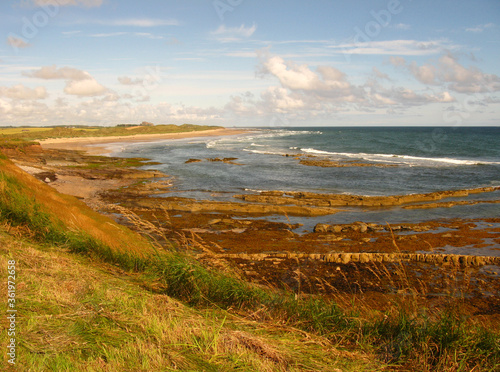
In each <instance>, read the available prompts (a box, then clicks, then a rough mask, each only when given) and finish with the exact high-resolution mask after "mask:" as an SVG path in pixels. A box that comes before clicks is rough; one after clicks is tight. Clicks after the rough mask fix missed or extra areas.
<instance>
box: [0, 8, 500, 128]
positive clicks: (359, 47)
mask: <svg viewBox="0 0 500 372" xmlns="http://www.w3.org/2000/svg"><path fill="white" fill-rule="evenodd" d="M498 61H500V1H498V0H479V1H463V0H454V1H451V0H450V1H448V0H442V1H436V0H434V1H427V0H419V1H417V0H382V1H361V0H356V1H337V0H330V1H327V0H317V1H313V2H306V1H293V0H292V1H284V0H274V1H272V0H271V1H269V0H268V1H263V0H253V1H251V0H206V1H205V0H203V1H202V0H191V1H190V0H186V1H171V0H170V1H167V0H145V1H142V2H140V1H130V0H11V1H3V2H1V3H0V126H7V125H65V124H66V125H72V124H84V125H115V124H119V123H138V122H141V121H151V122H154V123H157V124H159V123H174V124H182V123H194V124H210V125H224V126H277V125H280V126H282V125H285V126H321V125H437V126H442V125H456V126H458V125H495V126H498V125H499V115H498V114H499V112H500V110H499V109H500V93H499V92H500V64H499V63H498Z"/></svg>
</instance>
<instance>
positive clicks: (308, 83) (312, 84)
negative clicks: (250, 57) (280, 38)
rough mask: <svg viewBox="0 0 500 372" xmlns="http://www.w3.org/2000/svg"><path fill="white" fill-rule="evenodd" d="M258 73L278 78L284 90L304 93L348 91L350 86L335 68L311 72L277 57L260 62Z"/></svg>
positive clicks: (304, 66)
mask: <svg viewBox="0 0 500 372" xmlns="http://www.w3.org/2000/svg"><path fill="white" fill-rule="evenodd" d="M260 73H261V74H263V75H265V74H270V75H273V76H275V77H276V78H278V80H279V81H280V83H281V84H282V86H283V87H284V88H288V89H291V90H305V91H317V92H319V91H332V90H336V91H338V90H344V91H348V90H349V89H350V88H351V85H350V84H349V83H348V82H347V81H346V78H345V74H344V73H343V72H341V71H340V70H338V69H336V68H335V67H331V66H318V67H317V68H316V71H312V70H311V69H310V68H309V66H307V65H305V64H302V65H298V64H296V63H294V62H292V61H285V60H284V59H283V58H281V57H279V56H269V57H268V58H267V59H266V60H264V61H263V62H262V66H261V68H260Z"/></svg>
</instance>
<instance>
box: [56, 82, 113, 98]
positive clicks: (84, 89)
mask: <svg viewBox="0 0 500 372" xmlns="http://www.w3.org/2000/svg"><path fill="white" fill-rule="evenodd" d="M64 92H65V93H67V94H71V95H74V96H84V97H92V96H99V95H102V94H104V93H106V92H107V89H106V88H105V87H103V86H102V85H101V84H99V83H98V82H97V81H95V80H94V79H87V80H75V81H69V82H68V83H67V84H66V87H65V88H64Z"/></svg>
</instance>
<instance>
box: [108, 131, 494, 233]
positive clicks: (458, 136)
mask: <svg viewBox="0 0 500 372" xmlns="http://www.w3.org/2000/svg"><path fill="white" fill-rule="evenodd" d="M114 151H115V153H114V154H113V155H115V156H127V157H132V156H140V157H146V158H150V159H152V160H153V161H157V162H159V163H161V165H155V166H154V167H153V168H155V169H159V170H161V171H163V172H164V173H166V174H168V175H171V176H172V179H173V183H174V187H173V191H174V192H175V195H178V196H184V197H195V198H198V199H215V200H232V201H235V200H236V199H234V198H232V195H234V194H241V193H252V192H257V191H261V190H282V191H311V192H317V193H345V194H355V195H395V194H411V193H425V192H433V191H441V190H456V189H471V188H477V187H486V186H500V127H375V128H374V127H317V128H315V127H307V128H298V127H293V128H271V129H267V128H249V132H248V133H245V134H241V135H235V136H225V137H204V138H202V137H200V138H194V139H193V138H190V139H182V140H167V141H158V142H152V143H141V144H132V145H131V144H125V143H122V144H119V145H118V146H116V145H115V147H114ZM297 154H306V155H312V156H316V157H319V158H321V159H330V160H335V161H356V162H372V163H376V164H387V165H397V166H395V167H342V168H323V167H315V166H306V165H302V164H300V163H299V160H297V159H296V158H295V157H294V156H291V155H297ZM286 155H289V156H286ZM207 158H236V160H234V162H236V163H239V165H235V164H226V163H222V162H209V161H202V162H193V163H188V164H186V163H185V162H186V161H187V160H189V159H201V160H205V159H207ZM499 198H500V192H498V191H496V192H493V193H485V194H478V195H474V196H472V197H469V198H468V199H467V200H471V199H499ZM499 215H500V207H499V204H486V203H484V204H478V205H475V206H459V207H454V208H437V209H433V210H412V211H411V212H410V211H408V210H403V209H401V208H388V209H384V210H364V211H360V210H359V209H352V210H347V211H346V212H343V213H339V214H335V215H332V216H328V218H326V217H324V218H323V219H326V220H328V221H329V222H332V221H334V222H337V223H339V222H350V220H364V221H374V222H377V221H381V220H385V221H387V220H390V221H407V220H411V221H416V220H426V219H435V218H442V217H470V218H481V217H497V216H499Z"/></svg>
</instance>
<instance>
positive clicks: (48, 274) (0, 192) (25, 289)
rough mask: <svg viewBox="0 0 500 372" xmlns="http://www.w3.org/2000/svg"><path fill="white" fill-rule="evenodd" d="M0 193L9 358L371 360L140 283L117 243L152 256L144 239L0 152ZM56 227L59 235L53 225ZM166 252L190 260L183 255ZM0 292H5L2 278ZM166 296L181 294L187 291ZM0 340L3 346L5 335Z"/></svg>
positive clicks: (54, 362) (150, 362) (168, 364)
mask: <svg viewBox="0 0 500 372" xmlns="http://www.w3.org/2000/svg"><path fill="white" fill-rule="evenodd" d="M18 191H19V193H20V194H19V195H16V193H17V192H18ZM0 197H1V200H0V204H1V209H0V210H1V215H0V217H1V218H0V220H2V223H1V225H0V273H1V274H0V275H1V277H2V278H6V277H7V261H8V260H11V259H15V260H16V261H17V276H18V277H17V288H16V289H17V299H18V303H17V309H18V316H19V318H18V324H17V326H18V327H19V329H18V331H19V332H18V334H17V342H18V349H17V355H18V359H17V367H18V370H26V371H28V370H33V371H45V370H46V371H52V370H57V371H66V370H68V371H73V370H74V371H76V370H78V371H125V370H133V371H160V370H161V371H163V370H183V371H188V370H191V371H232V370H235V369H238V370H242V371H282V370H290V371H299V370H310V371H318V370H323V371H337V368H342V370H370V371H371V370H377V369H378V367H377V366H376V365H377V364H378V363H375V365H374V364H373V363H372V362H371V361H370V358H368V357H367V356H366V354H365V353H348V352H341V351H338V350H336V349H335V348H333V346H332V344H331V343H330V342H328V341H327V340H326V339H325V338H322V337H320V336H314V335H312V334H309V333H307V332H304V331H299V330H294V329H292V328H287V327H283V326H279V325H278V324H274V325H273V324H265V323H259V322H256V321H251V320H247V319H245V318H243V317H238V316H236V315H234V314H233V315H231V314H230V313H228V312H227V311H224V310H222V309H220V308H218V307H217V306H216V307H196V308H193V307H189V306H186V305H184V304H183V303H182V302H180V301H178V300H175V299H172V298H171V297H169V296H167V295H165V294H155V293H154V292H152V291H150V290H148V289H146V288H153V287H155V286H157V284H158V283H157V282H158V275H157V271H152V272H148V274H147V275H142V274H139V273H138V271H141V270H143V269H144V268H143V267H137V265H135V266H134V265H127V263H128V262H129V260H128V259H126V258H125V259H123V256H122V254H123V253H124V249H123V248H124V247H127V249H130V252H131V253H132V254H133V255H134V256H135V255H138V256H139V257H140V258H141V260H140V261H141V262H142V258H143V257H144V256H145V255H149V257H150V258H151V259H152V260H154V258H153V257H154V256H155V255H156V254H157V253H156V252H155V250H154V249H153V248H152V247H151V245H150V244H149V243H148V242H147V241H145V240H144V239H143V238H142V237H140V236H138V235H136V234H134V233H133V232H131V231H130V230H128V229H126V228H124V227H122V226H120V225H117V224H115V223H114V222H113V221H112V220H110V219H108V218H106V217H104V216H101V215H99V214H97V213H95V212H93V211H92V210H90V209H89V208H87V207H86V206H85V205H84V204H83V203H81V202H80V201H78V200H76V199H75V198H73V197H69V196H65V195H61V194H59V193H57V192H55V190H53V189H52V188H50V187H48V186H46V185H45V184H43V183H42V182H39V181H38V180H36V179H34V178H33V177H31V176H29V175H27V174H25V173H24V172H22V171H20V170H19V169H18V168H17V167H15V166H14V165H13V164H12V163H11V162H10V161H8V160H6V159H0ZM13 198H14V199H13ZM12 200H14V202H15V203H14V205H12V204H11V205H10V206H9V205H8V204H9V201H12ZM17 207H19V208H17ZM16 208H17V209H16ZM48 210H50V211H51V212H50V213H47V214H45V212H47V211H48ZM25 212H27V213H25ZM23 213H24V214H23ZM61 221H64V222H63V223H61ZM80 229H83V230H84V231H87V232H88V233H89V234H90V238H88V237H86V239H87V240H84V244H88V245H89V247H90V246H92V244H96V243H95V242H94V241H93V239H97V240H98V241H101V240H102V241H104V242H106V243H107V244H109V245H110V246H112V248H111V250H110V251H109V252H108V251H104V253H103V252H102V249H103V248H102V247H99V246H96V247H94V248H93V249H90V248H89V249H88V250H85V248H84V247H80V244H81V239H82V236H80V233H79V231H80ZM52 230H54V231H52ZM61 231H62V232H66V235H64V234H63V236H59V235H58V234H60V233H61ZM7 232H8V233H7ZM47 242H49V243H47ZM87 248H88V247H87ZM74 252H79V253H86V254H84V255H82V254H75V253H74ZM104 261H108V262H113V263H114V264H109V263H105V262H104ZM174 264H175V265H177V266H178V267H179V269H180V270H181V271H183V272H187V271H189V269H190V266H189V263H188V262H182V261H177V262H174ZM117 266H120V267H121V268H117ZM123 267H125V268H126V269H127V270H122V268H123ZM193 270H195V269H193V268H191V271H193ZM202 273H203V274H204V275H209V274H208V272H207V271H203V272H202ZM165 275H167V274H166V273H165ZM181 280H182V279H181ZM166 284H167V283H166V282H165V281H164V282H163V283H162V284H161V285H162V286H165V285H166ZM174 292H175V288H174ZM2 293H3V294H4V295H3V296H4V298H6V283H5V280H2ZM177 297H179V298H184V299H185V300H186V301H187V302H193V301H194V300H195V299H196V297H197V296H193V295H190V296H187V295H185V294H182V293H177ZM4 321H5V320H3V322H4ZM2 324H3V326H4V327H5V325H6V323H2ZM3 334H4V333H3ZM1 343H2V345H1V346H2V350H5V349H6V347H5V346H6V337H2V340H1ZM1 360H2V364H3V365H6V364H7V363H6V353H1ZM345 368H347V369H345Z"/></svg>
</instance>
